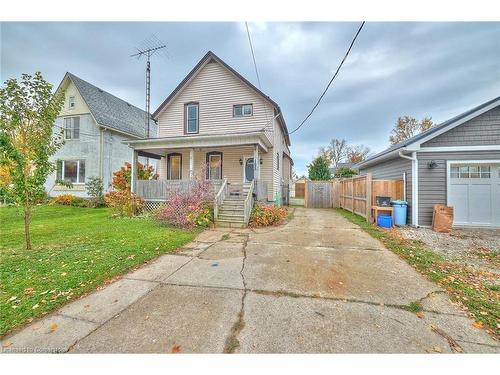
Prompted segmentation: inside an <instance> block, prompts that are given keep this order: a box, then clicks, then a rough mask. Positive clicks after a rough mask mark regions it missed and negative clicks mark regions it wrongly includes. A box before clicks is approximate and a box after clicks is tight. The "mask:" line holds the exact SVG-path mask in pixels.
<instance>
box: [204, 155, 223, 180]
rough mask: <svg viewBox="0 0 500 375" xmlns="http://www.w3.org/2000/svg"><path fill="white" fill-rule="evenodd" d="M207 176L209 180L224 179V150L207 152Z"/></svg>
mask: <svg viewBox="0 0 500 375" xmlns="http://www.w3.org/2000/svg"><path fill="white" fill-rule="evenodd" d="M207 178H208V179H209V180H221V179H222V152H218V151H213V152H209V153H207Z"/></svg>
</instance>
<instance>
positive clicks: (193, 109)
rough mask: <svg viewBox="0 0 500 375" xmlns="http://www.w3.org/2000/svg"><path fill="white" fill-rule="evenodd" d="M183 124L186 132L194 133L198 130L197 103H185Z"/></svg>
mask: <svg viewBox="0 0 500 375" xmlns="http://www.w3.org/2000/svg"><path fill="white" fill-rule="evenodd" d="M184 107H185V112H184V124H185V131H186V133H187V134H195V133H198V131H199V125H200V124H199V111H198V103H187V104H185V106H184Z"/></svg>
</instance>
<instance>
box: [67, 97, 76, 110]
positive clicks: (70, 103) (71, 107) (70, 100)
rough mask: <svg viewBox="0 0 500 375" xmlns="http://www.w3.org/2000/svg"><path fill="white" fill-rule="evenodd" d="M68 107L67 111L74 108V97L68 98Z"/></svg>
mask: <svg viewBox="0 0 500 375" xmlns="http://www.w3.org/2000/svg"><path fill="white" fill-rule="evenodd" d="M68 107H69V109H73V108H75V97H74V96H70V97H69V100H68Z"/></svg>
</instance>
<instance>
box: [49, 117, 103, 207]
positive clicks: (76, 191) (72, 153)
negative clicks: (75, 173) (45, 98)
mask: <svg viewBox="0 0 500 375" xmlns="http://www.w3.org/2000/svg"><path fill="white" fill-rule="evenodd" d="M79 117H80V138H79V139H75V140H66V141H65V144H64V145H63V146H62V147H61V148H60V149H59V150H58V151H57V152H56V154H55V155H54V156H53V157H52V158H51V160H52V161H56V160H85V178H88V177H90V176H98V175H99V129H98V127H97V126H96V125H95V122H94V119H93V118H92V116H91V115H90V114H82V115H80V116H79ZM63 126H64V117H62V116H61V117H58V118H57V120H56V122H55V128H54V131H61V129H62V128H63ZM55 181H56V173H55V172H54V173H52V174H51V175H50V176H49V177H48V178H47V181H46V182H45V190H46V191H47V192H48V193H49V195H51V196H56V195H61V194H73V195H77V196H81V197H85V196H87V194H86V192H85V187H84V186H83V185H80V186H79V185H74V188H73V189H71V190H68V189H67V188H63V187H57V186H55Z"/></svg>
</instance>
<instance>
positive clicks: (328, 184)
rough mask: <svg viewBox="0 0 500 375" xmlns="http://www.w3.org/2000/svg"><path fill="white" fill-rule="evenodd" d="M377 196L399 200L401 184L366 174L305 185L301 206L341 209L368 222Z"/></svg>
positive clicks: (399, 181) (401, 192) (308, 182)
mask: <svg viewBox="0 0 500 375" xmlns="http://www.w3.org/2000/svg"><path fill="white" fill-rule="evenodd" d="M377 196H386V197H390V198H391V200H395V199H403V197H404V187H403V180H373V179H372V175H371V174H370V173H368V174H366V175H362V176H355V177H352V178H344V179H335V180H333V181H307V182H306V184H305V198H304V205H305V207H311V208H334V207H342V208H344V209H346V210H348V211H351V212H353V213H355V214H357V215H360V216H362V217H364V218H366V220H367V221H371V220H372V206H374V205H375V199H376V197H377Z"/></svg>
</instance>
